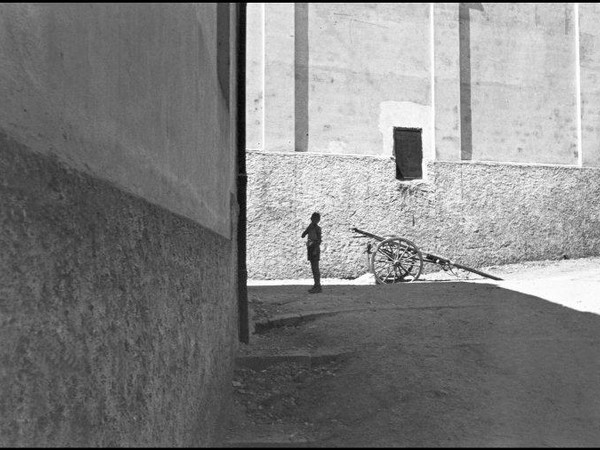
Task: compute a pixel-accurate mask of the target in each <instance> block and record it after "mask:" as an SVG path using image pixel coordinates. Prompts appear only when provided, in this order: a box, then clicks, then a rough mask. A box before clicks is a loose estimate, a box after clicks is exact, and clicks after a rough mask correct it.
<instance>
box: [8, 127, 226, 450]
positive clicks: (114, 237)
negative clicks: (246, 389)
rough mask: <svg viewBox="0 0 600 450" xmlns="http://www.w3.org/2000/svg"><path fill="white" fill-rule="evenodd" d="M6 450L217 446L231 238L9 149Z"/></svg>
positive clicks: (12, 146) (223, 402)
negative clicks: (12, 449)
mask: <svg viewBox="0 0 600 450" xmlns="http://www.w3.org/2000/svg"><path fill="white" fill-rule="evenodd" d="M0 180H2V182H0V249H1V251H0V323H1V325H0V342H2V345H0V386H2V390H1V391H0V445H2V446H58V447H61V446H100V447H103V446H146V445H150V446H169V447H172V446H177V447H179V446H193V445H210V444H212V443H214V439H215V433H216V430H217V424H218V421H219V415H220V414H222V413H223V411H224V406H225V405H226V404H227V403H226V402H227V396H228V392H229V390H230V381H229V380H230V377H231V370H232V361H233V351H234V348H235V345H236V335H237V333H236V328H237V322H236V302H235V297H236V296H235V283H234V284H232V283H231V279H233V278H235V266H234V262H233V260H234V257H233V255H232V248H231V245H232V243H231V241H229V240H226V239H224V238H223V237H222V236H220V235H219V234H216V233H214V232H212V231H209V230H207V229H205V228H203V227H201V226H199V225H198V224H195V223H194V222H192V221H190V220H189V219H186V218H182V217H180V216H176V215H174V214H172V213H170V212H168V211H166V210H164V209H162V208H160V207H158V206H154V205H152V204H150V203H148V202H146V201H145V200H142V199H140V198H138V197H134V196H132V195H129V194H126V193H124V192H123V191H121V190H119V189H117V188H115V187H113V186H111V185H109V184H108V183H106V182H104V181H99V180H97V179H95V178H93V177H90V176H89V175H86V174H83V173H81V172H77V171H73V170H71V169H66V168H65V167H64V166H63V165H62V164H60V163H58V162H57V161H56V158H54V157H50V156H41V155H39V154H35V153H31V152H29V151H28V150H27V149H25V148H23V146H22V145H20V144H17V143H16V142H15V141H13V140H10V139H7V138H6V137H5V136H2V137H1V138H0Z"/></svg>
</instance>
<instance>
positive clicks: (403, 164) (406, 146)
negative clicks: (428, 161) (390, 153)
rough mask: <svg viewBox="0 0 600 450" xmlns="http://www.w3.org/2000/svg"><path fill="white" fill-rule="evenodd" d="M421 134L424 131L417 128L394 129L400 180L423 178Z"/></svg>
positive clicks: (397, 169) (397, 168)
mask: <svg viewBox="0 0 600 450" xmlns="http://www.w3.org/2000/svg"><path fill="white" fill-rule="evenodd" d="M421 134H422V130H421V129H417V128H394V156H395V157H396V178H397V179H398V180H416V179H421V178H423V168H422V163H423V141H422V139H421Z"/></svg>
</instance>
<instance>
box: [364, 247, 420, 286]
mask: <svg viewBox="0 0 600 450" xmlns="http://www.w3.org/2000/svg"><path fill="white" fill-rule="evenodd" d="M421 270H423V255H421V252H420V250H419V249H418V247H417V246H416V245H415V244H413V243H412V242H411V241H409V240H408V239H404V238H401V237H390V238H387V239H385V240H383V241H381V242H380V243H379V244H378V245H377V247H375V251H374V252H373V255H372V257H371V271H372V272H373V274H374V275H375V281H376V282H377V283H378V284H391V283H398V282H410V281H415V280H417V279H418V278H419V275H421Z"/></svg>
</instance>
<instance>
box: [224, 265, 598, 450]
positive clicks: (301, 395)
mask: <svg viewBox="0 0 600 450" xmlns="http://www.w3.org/2000/svg"><path fill="white" fill-rule="evenodd" d="M484 270H485V271H487V272H490V273H493V274H495V275H498V276H500V277H502V278H504V281H499V282H496V281H492V280H489V279H481V278H479V277H477V279H473V280H470V281H418V282H415V283H403V284H397V285H391V286H378V285H373V284H371V283H372V281H371V279H370V278H369V277H368V276H365V277H362V278H361V279H359V280H354V281H343V280H326V282H325V283H324V285H325V287H324V291H323V293H322V294H315V295H310V294H308V293H307V288H308V287H309V286H308V284H310V282H309V281H308V280H300V281H298V280H295V281H290V280H287V281H286V280H278V281H276V282H258V281H255V282H251V283H249V297H250V304H251V313H252V318H253V322H254V323H256V324H257V330H258V331H259V333H257V334H253V335H252V336H251V342H250V344H249V345H247V346H246V345H242V346H241V348H240V351H239V356H240V358H239V362H240V364H239V368H238V370H236V374H235V379H234V381H233V387H234V400H235V408H234V412H233V415H232V420H231V424H230V427H229V433H228V436H227V440H226V442H225V443H224V444H225V445H229V446H232V445H236V446H244V447H249V446H260V445H271V446H286V445H288V446H289V445H292V446H321V447H323V446H325V447H338V446H437V447H440V446H558V445H560V446H597V445H598V444H600V295H599V294H600V258H588V259H581V260H565V261H560V262H557V261H542V262H531V263H524V264H516V265H510V266H501V267H490V268H484ZM428 278H429V279H430V280H434V279H438V280H439V279H443V278H446V279H448V280H449V279H451V278H449V277H447V276H446V275H445V274H432V275H430V276H429V277H428Z"/></svg>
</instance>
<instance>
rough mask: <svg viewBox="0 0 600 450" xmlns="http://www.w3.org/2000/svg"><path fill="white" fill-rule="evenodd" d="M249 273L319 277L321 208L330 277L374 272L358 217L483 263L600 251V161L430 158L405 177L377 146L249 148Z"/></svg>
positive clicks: (369, 225) (324, 262)
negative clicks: (329, 151)
mask: <svg viewBox="0 0 600 450" xmlns="http://www.w3.org/2000/svg"><path fill="white" fill-rule="evenodd" d="M247 163H248V177H249V183H248V272H249V276H250V277H251V278H259V279H260V278H272V279H277V278H304V277H306V278H310V276H311V275H310V266H309V264H308V261H306V251H305V244H304V241H305V239H301V238H300V234H301V233H302V231H303V230H304V228H305V227H306V225H308V223H309V218H310V214H311V213H312V212H313V211H315V210H316V211H320V212H321V224H320V225H321V226H322V229H323V245H322V252H321V267H322V271H321V272H322V276H323V277H356V276H358V275H361V274H363V273H365V272H366V271H367V264H366V262H367V260H366V254H365V253H364V251H365V244H366V241H365V240H362V239H353V238H352V236H354V235H355V234H354V233H352V232H351V231H350V228H352V227H358V228H362V229H365V230H367V231H371V232H373V233H376V234H380V235H387V234H397V235H401V236H404V237H406V238H408V239H411V240H413V241H414V242H415V243H416V244H417V245H418V246H419V247H421V248H422V249H424V250H426V251H429V252H432V253H439V254H441V255H443V256H447V257H449V258H451V259H453V260H456V261H459V262H461V263H463V264H467V265H473V266H481V265H487V264H497V263H509V262H515V261H522V260H538V259H546V258H548V259H556V258H560V257H561V256H562V255H568V256H569V257H583V256H591V255H599V254H600V207H599V205H598V198H600V181H599V179H600V177H599V175H600V172H599V171H598V169H592V168H583V169H579V168H573V167H564V166H563V167H561V166H549V165H548V166H543V165H516V164H499V163H473V162H433V163H429V167H428V174H429V178H428V180H427V181H420V182H400V181H397V180H396V179H395V171H394V170H395V169H394V162H393V161H392V160H391V159H389V158H378V157H372V156H351V155H347V156H340V155H321V154H316V153H296V154H285V153H265V152H248V153H247Z"/></svg>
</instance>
